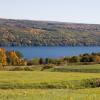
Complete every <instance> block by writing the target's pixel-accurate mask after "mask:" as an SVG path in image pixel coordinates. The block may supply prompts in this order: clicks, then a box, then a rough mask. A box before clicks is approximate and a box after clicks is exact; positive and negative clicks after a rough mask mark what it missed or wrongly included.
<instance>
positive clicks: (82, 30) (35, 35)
mask: <svg viewBox="0 0 100 100" xmlns="http://www.w3.org/2000/svg"><path fill="white" fill-rule="evenodd" d="M82 45H84V46H91V45H100V25H95V24H91V25H90V24H74V23H63V22H50V21H31V20H11V19H0V46H82Z"/></svg>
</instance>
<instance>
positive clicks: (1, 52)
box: [0, 48, 100, 66]
mask: <svg viewBox="0 0 100 100" xmlns="http://www.w3.org/2000/svg"><path fill="white" fill-rule="evenodd" d="M0 64H1V65H2V66H11V65H12V66H31V65H49V64H53V65H63V64H100V53H91V54H87V53H86V54H81V55H79V56H71V57H63V58H33V59H31V60H29V59H24V58H23V55H22V54H21V53H20V52H19V51H14V50H12V51H6V49H5V48H0Z"/></svg>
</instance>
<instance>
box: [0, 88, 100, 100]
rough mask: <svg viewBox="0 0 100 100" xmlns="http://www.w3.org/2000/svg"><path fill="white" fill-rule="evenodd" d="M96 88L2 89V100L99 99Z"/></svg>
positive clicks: (99, 91)
mask: <svg viewBox="0 0 100 100" xmlns="http://www.w3.org/2000/svg"><path fill="white" fill-rule="evenodd" d="M99 99H100V88H96V89H79V90H68V89H67V90H66V89H53V90H51V89H45V90H44V89H14V90H11V89H8V90H0V100H99Z"/></svg>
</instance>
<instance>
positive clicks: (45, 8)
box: [0, 0, 100, 24]
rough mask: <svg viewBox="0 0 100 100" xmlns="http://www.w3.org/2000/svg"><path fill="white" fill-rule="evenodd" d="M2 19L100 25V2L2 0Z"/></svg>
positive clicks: (0, 10)
mask: <svg viewBox="0 0 100 100" xmlns="http://www.w3.org/2000/svg"><path fill="white" fill-rule="evenodd" d="M0 18H7V19H28V20H46V21H47V20H48V21H61V22H74V23H90V24H100V0H0Z"/></svg>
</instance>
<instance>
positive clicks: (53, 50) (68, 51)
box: [5, 46, 100, 59]
mask: <svg viewBox="0 0 100 100" xmlns="http://www.w3.org/2000/svg"><path fill="white" fill-rule="evenodd" d="M5 48H6V49H7V50H17V51H20V52H21V53H22V54H23V55H24V58H28V59H31V58H38V57H39V58H40V57H41V58H46V57H48V58H57V57H64V56H77V55H80V54H83V53H92V52H100V47H98V46H97V47H5Z"/></svg>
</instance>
